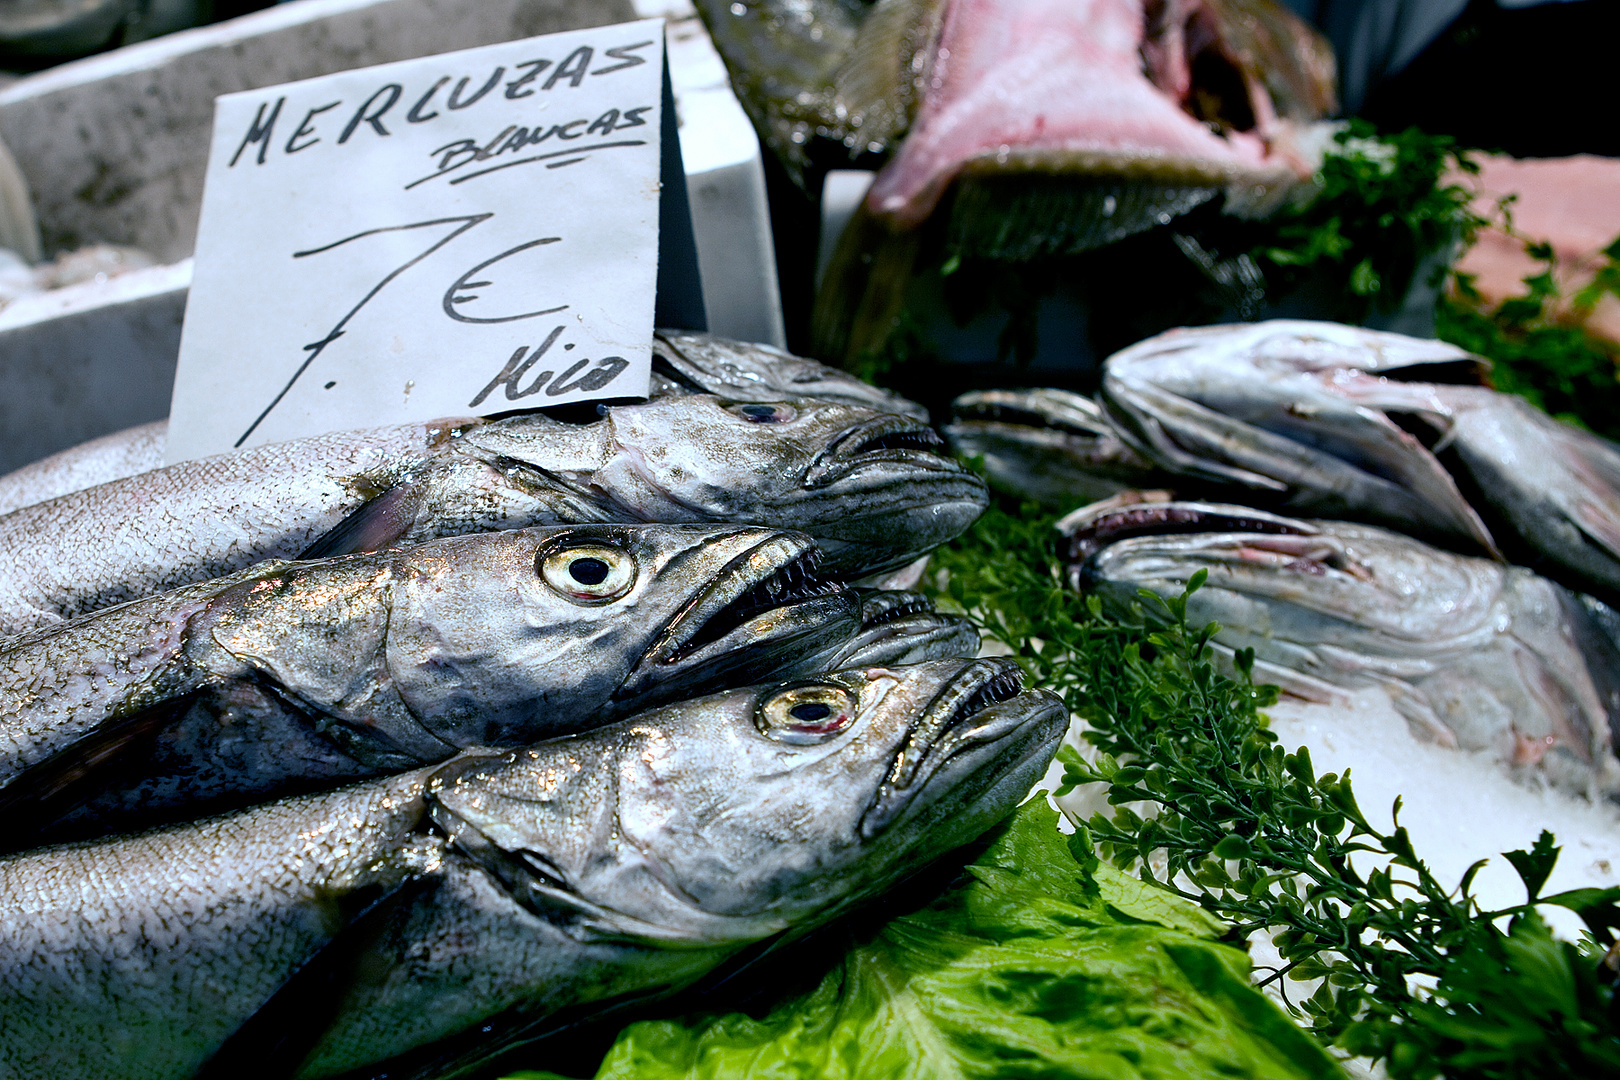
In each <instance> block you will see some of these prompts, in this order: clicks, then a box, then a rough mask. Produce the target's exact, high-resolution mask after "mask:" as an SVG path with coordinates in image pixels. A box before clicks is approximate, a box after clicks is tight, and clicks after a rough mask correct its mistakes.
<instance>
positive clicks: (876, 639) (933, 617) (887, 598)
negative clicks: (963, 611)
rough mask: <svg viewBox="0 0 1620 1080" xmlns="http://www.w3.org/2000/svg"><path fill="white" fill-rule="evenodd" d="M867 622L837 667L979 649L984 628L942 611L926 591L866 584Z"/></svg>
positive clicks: (863, 613)
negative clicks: (885, 588) (981, 630)
mask: <svg viewBox="0 0 1620 1080" xmlns="http://www.w3.org/2000/svg"><path fill="white" fill-rule="evenodd" d="M860 597H861V628H860V630H859V631H857V632H856V634H855V636H854V637H853V638H852V639H851V640H850V643H849V644H848V645H846V646H845V647H844V648H843V649H842V650H840V652H839V654H838V657H837V659H836V660H834V661H833V662H832V664H831V666H832V667H838V668H842V667H854V666H857V665H873V664H876V665H884V666H887V665H891V664H915V663H921V662H923V661H926V660H934V659H943V658H945V657H952V656H964V657H965V656H972V655H973V654H974V653H976V652H978V651H979V634H978V631H977V630H975V629H974V628H973V625H972V624H971V623H969V622H968V621H967V620H966V619H961V618H956V617H953V616H948V615H941V614H940V613H939V612H938V611H936V610H935V609H934V604H933V601H931V600H929V599H928V598H927V597H926V596H923V595H922V594H920V593H913V592H898V591H893V590H871V591H869V590H862V591H861V594H860Z"/></svg>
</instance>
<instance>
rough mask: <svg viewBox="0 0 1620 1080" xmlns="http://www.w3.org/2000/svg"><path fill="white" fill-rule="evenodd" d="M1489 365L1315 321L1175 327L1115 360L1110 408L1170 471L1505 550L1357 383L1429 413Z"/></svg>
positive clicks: (1139, 446)
mask: <svg viewBox="0 0 1620 1080" xmlns="http://www.w3.org/2000/svg"><path fill="white" fill-rule="evenodd" d="M1483 365H1484V362H1483V361H1481V360H1480V359H1479V358H1478V357H1475V356H1473V355H1471V354H1469V353H1467V352H1464V351H1463V350H1461V349H1458V348H1456V347H1455V346H1452V345H1447V344H1444V343H1442V342H1438V341H1422V340H1419V339H1416V338H1409V337H1405V336H1404V335H1400V334H1391V333H1385V332H1381V331H1375V330H1365V329H1362V328H1360V327H1352V326H1342V325H1339V324H1336V323H1324V322H1309V321H1304V320H1283V319H1278V320H1272V321H1269V322H1263V323H1254V324H1248V325H1235V326H1214V327H1200V328H1196V329H1181V330H1172V331H1169V332H1167V333H1164V334H1160V335H1158V336H1156V337H1152V338H1148V339H1147V340H1145V341H1142V342H1138V343H1137V344H1136V345H1133V346H1131V347H1129V348H1127V349H1124V350H1122V351H1121V352H1118V353H1116V354H1114V355H1113V356H1112V357H1110V358H1109V359H1108V361H1107V362H1106V364H1105V366H1104V375H1103V387H1102V392H1101V394H1100V395H1099V401H1100V403H1101V404H1102V406H1103V408H1104V409H1105V410H1106V411H1107V412H1108V415H1109V418H1110V420H1111V421H1112V422H1113V424H1114V427H1115V429H1116V430H1117V431H1118V433H1119V434H1120V436H1121V437H1122V438H1123V439H1124V440H1125V441H1126V442H1127V443H1129V444H1130V445H1131V446H1132V448H1133V449H1135V450H1136V451H1138V452H1139V453H1141V454H1142V455H1143V456H1144V457H1147V458H1148V459H1150V460H1151V461H1153V463H1154V464H1155V465H1157V466H1159V467H1160V468H1161V469H1163V470H1165V471H1166V472H1168V473H1171V474H1173V475H1178V476H1186V477H1190V478H1192V479H1193V480H1196V481H1200V482H1203V483H1205V484H1214V485H1222V486H1226V487H1228V488H1242V489H1247V490H1248V491H1250V492H1252V493H1253V494H1254V496H1255V497H1258V498H1260V499H1263V500H1266V501H1267V502H1269V503H1270V504H1273V505H1276V506H1279V507H1283V508H1287V509H1289V510H1293V511H1296V512H1303V513H1310V514H1319V515H1324V516H1330V517H1349V518H1357V519H1363V518H1364V519H1367V520H1370V521H1373V522H1376V523H1378V524H1384V525H1389V526H1391V527H1394V528H1398V529H1401V530H1403V531H1407V532H1412V533H1414V534H1417V535H1423V536H1426V537H1429V538H1436V539H1441V540H1448V541H1450V542H1452V543H1462V544H1471V545H1476V546H1477V548H1478V549H1482V550H1484V551H1487V552H1490V553H1493V554H1494V553H1495V551H1496V544H1495V541H1494V539H1493V538H1492V536H1491V533H1490V531H1489V530H1488V529H1487V528H1486V526H1485V524H1484V522H1483V521H1482V520H1481V519H1480V517H1479V514H1478V513H1477V512H1476V511H1475V509H1474V508H1473V507H1472V506H1470V505H1469V504H1468V502H1467V500H1466V499H1464V498H1463V496H1462V493H1461V492H1460V491H1459V490H1458V488H1457V484H1456V481H1455V480H1454V479H1453V478H1452V476H1451V474H1450V473H1449V472H1447V470H1446V469H1445V467H1444V466H1442V465H1441V463H1440V462H1439V460H1438V459H1437V458H1436V457H1435V455H1434V454H1433V453H1432V452H1431V451H1430V450H1428V449H1427V448H1426V447H1425V446H1424V445H1423V443H1421V442H1420V441H1419V440H1418V439H1417V438H1416V437H1415V436H1413V435H1412V434H1410V433H1408V432H1407V431H1406V430H1404V429H1403V428H1401V427H1400V426H1399V425H1397V424H1396V423H1395V422H1394V421H1393V420H1391V419H1390V418H1389V416H1388V415H1386V414H1385V412H1384V411H1381V410H1380V409H1377V408H1369V407H1367V404H1366V403H1364V402H1363V401H1359V400H1353V399H1352V398H1350V397H1349V396H1347V394H1346V393H1345V391H1344V383H1346V382H1350V383H1360V384H1362V385H1366V386H1369V387H1371V386H1376V387H1377V388H1379V392H1380V393H1387V394H1395V395H1400V396H1401V397H1402V399H1403V402H1404V401H1405V400H1406V399H1411V400H1412V403H1413V404H1412V407H1413V408H1414V409H1417V410H1418V411H1420V412H1421V411H1423V410H1422V406H1421V403H1419V402H1418V400H1417V399H1418V398H1419V397H1420V396H1421V394H1422V390H1421V389H1420V388H1419V387H1420V386H1421V384H1408V383H1406V382H1404V381H1394V380H1392V379H1391V378H1389V376H1391V375H1395V376H1398V377H1399V379H1401V380H1406V379H1418V378H1422V377H1423V376H1424V375H1425V374H1431V373H1432V377H1434V378H1454V377H1457V375H1458V373H1459V372H1464V373H1467V374H1469V375H1473V374H1475V373H1477V372H1478V371H1479V370H1481V369H1482V368H1483Z"/></svg>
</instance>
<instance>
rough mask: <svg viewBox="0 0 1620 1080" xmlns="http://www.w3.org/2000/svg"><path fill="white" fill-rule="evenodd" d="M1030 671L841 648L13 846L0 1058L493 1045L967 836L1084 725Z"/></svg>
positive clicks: (183, 1071) (233, 1066)
mask: <svg viewBox="0 0 1620 1080" xmlns="http://www.w3.org/2000/svg"><path fill="white" fill-rule="evenodd" d="M1019 685H1020V683H1019V678H1018V675H1017V668H1016V665H1014V664H1012V663H1011V662H1010V661H1006V660H978V661H969V660H958V661H941V662H936V663H932V664H925V665H918V666H915V667H910V668H895V669H885V668H858V669H850V670H844V671H839V672H834V673H831V674H828V675H825V676H821V677H819V678H817V679H814V680H811V681H802V680H801V681H795V682H792V683H788V684H775V685H770V686H763V687H753V688H749V689H746V690H736V691H730V692H728V693H724V694H717V695H714V696H711V697H708V698H702V699H698V700H695V701H691V702H687V703H684V704H681V705H674V706H667V707H665V708H663V709H659V710H656V711H653V712H651V713H646V714H642V715H640V716H638V717H635V718H631V719H629V720H626V721H622V722H620V723H618V724H615V725H612V726H610V727H607V728H601V729H598V730H596V731H594V732H591V733H587V734H583V735H579V736H574V737H570V738H564V739H557V740H552V741H549V742H544V743H540V744H537V745H535V746H532V747H530V748H527V749H524V750H520V751H516V752H514V753H510V754H506V755H490V754H488V753H482V754H478V753H474V754H468V755H464V756H463V757H461V758H458V759H456V760H454V761H451V762H449V763H447V764H446V765H443V766H440V767H438V768H437V769H433V770H421V771H418V772H414V773H407V774H404V775H401V776H396V777H391V778H388V779H383V780H374V781H368V782H366V783H362V784H358V785H355V786H352V787H349V788H346V789H343V790H340V791H336V792H331V793H327V794H324V795H318V796H305V797H302V798H297V799H290V800H286V801H284V802H279V803H272V804H268V805H266V806H262V807H258V808H255V809H252V810H248V811H244V812H242V813H239V814H235V815H231V816H228V817H223V818H216V819H213V820H209V821H203V822H197V823H192V824H186V825H181V826H176V827H173V828H170V829H165V830H161V831H158V832H155V833H151V834H148V835H145V836H140V837H134V838H123V839H118V840H111V841H105V842H101V843H97V844H89V845H81V846H76V847H68V848H57V849H48V850H42V851H37V852H32V853H28V854H24V855H19V856H13V857H10V858H6V859H0V897H4V898H5V903H6V905H7V909H8V913H9V917H8V918H7V919H6V920H5V921H4V923H3V924H0V1072H4V1073H5V1074H6V1075H8V1076H15V1077H18V1078H19V1080H32V1078H36V1077H37V1078H47V1077H48V1078H53V1080H54V1078H56V1077H61V1076H66V1075H95V1076H101V1075H118V1076H120V1077H124V1078H127V1080H171V1078H174V1080H178V1078H183V1077H191V1076H194V1075H196V1074H197V1073H198V1071H199V1070H200V1069H203V1068H205V1067H206V1068H209V1069H211V1070H212V1071H211V1075H230V1074H232V1070H244V1071H245V1070H247V1069H249V1068H251V1069H253V1071H259V1070H260V1069H263V1068H266V1067H268V1066H269V1065H271V1064H273V1063H275V1062H273V1061H272V1060H271V1059H273V1058H277V1057H278V1055H279V1061H280V1063H281V1064H284V1065H285V1066H286V1067H287V1068H286V1071H287V1072H288V1073H290V1074H296V1075H298V1076H303V1077H323V1076H331V1075H336V1074H340V1073H343V1072H346V1071H349V1070H353V1069H357V1068H360V1067H363V1066H375V1065H376V1064H377V1063H379V1062H383V1061H385V1060H388V1059H393V1064H391V1065H389V1066H388V1068H387V1071H388V1072H389V1074H390V1075H395V1076H401V1075H420V1074H421V1073H420V1072H419V1071H418V1069H419V1068H421V1069H426V1070H429V1071H431V1072H432V1074H434V1075H443V1074H446V1073H449V1072H450V1071H452V1070H453V1069H459V1068H470V1067H475V1066H476V1065H477V1064H479V1062H480V1061H482V1060H484V1059H485V1058H486V1057H487V1055H489V1054H490V1053H493V1052H498V1051H499V1050H501V1049H503V1048H506V1047H509V1046H510V1045H512V1044H514V1043H516V1042H520V1041H522V1040H523V1039H526V1038H532V1037H533V1036H534V1035H536V1034H539V1033H541V1032H542V1031H543V1030H544V1027H545V1021H546V1019H547V1018H548V1017H549V1016H551V1015H553V1014H555V1013H556V1012H557V1011H558V1010H559V1009H561V1008H564V1007H568V1006H573V1007H580V1006H584V1007H590V1006H591V1005H592V1004H593V1003H596V1004H598V1005H601V1004H605V1003H606V1002H607V1001H608V1000H609V999H616V998H621V997H624V996H635V995H638V994H641V995H645V994H663V993H667V992H669V991H671V990H673V989H675V988H678V987H680V986H681V985H683V984H686V983H689V982H691V981H692V980H693V979H695V978H697V977H699V976H700V975H701V974H703V973H704V972H705V971H707V970H709V969H711V968H713V967H714V966H715V965H716V964H718V963H720V962H722V961H723V960H724V959H725V958H727V957H728V956H730V955H732V954H734V953H735V952H736V951H737V950H739V949H741V948H743V947H745V946H746V945H748V944H750V943H753V942H757V941H761V940H763V939H767V938H771V937H773V936H776V935H780V934H791V933H796V932H800V931H802V930H804V929H806V928H807V927H809V926H812V925H814V924H816V923H818V922H821V921H824V920H825V919H827V918H829V917H832V916H833V915H836V914H838V913H840V912H843V911H846V910H849V909H850V908H852V907H855V906H857V905H859V904H860V903H862V902H863V901H864V900H866V899H867V898H869V897H871V896H873V895H876V894H878V893H880V892H881V891H882V890H883V889H885V888H886V887H888V886H889V885H891V884H892V883H893V882H894V881H896V880H897V879H898V878H899V877H901V876H903V875H904V874H907V873H909V872H912V871H914V870H915V869H917V868H918V867H919V866H921V865H922V864H924V863H926V862H927V861H929V860H931V859H933V858H935V857H937V856H938V855H939V854H940V853H942V852H944V851H946V850H948V849H950V848H951V847H953V846H956V845H959V844H961V843H963V842H965V841H967V840H968V839H971V838H972V837H973V836H975V835H977V834H978V833H979V832H981V831H982V830H983V829H985V828H986V827H988V826H989V825H991V824H992V823H994V822H995V821H996V820H997V819H998V818H999V817H1000V816H1001V815H1003V814H1005V813H1006V812H1007V811H1008V810H1009V809H1011V807H1012V806H1013V805H1015V804H1016V803H1017V802H1018V801H1019V799H1021V798H1022V797H1023V795H1024V793H1025V792H1027V790H1028V788H1029V786H1030V784H1032V783H1033V782H1034V781H1035V780H1036V779H1037V778H1038V777H1039V776H1040V775H1041V773H1042V772H1043V771H1044V769H1045V767H1046V764H1047V762H1048V761H1049V760H1050V758H1051V755H1052V753H1053V751H1054V750H1055V749H1056V747H1057V744H1058V741H1059V740H1060V739H1061V737H1062V735H1063V732H1064V731H1065V729H1066V727H1067V717H1066V716H1065V714H1064V710H1063V708H1062V706H1061V704H1060V703H1059V702H1058V701H1057V699H1056V698H1054V697H1053V696H1051V695H1050V694H1046V693H1045V692H1042V691H1032V692H1028V693H1023V694H1020V693H1018V690H1019ZM368 909H369V910H368ZM339 961H341V962H339ZM339 975H341V976H342V978H341V979H335V976H339ZM322 988H329V989H322ZM278 1040H285V1041H280V1042H278ZM413 1062H414V1063H415V1064H414V1065H413V1064H412V1063H413Z"/></svg>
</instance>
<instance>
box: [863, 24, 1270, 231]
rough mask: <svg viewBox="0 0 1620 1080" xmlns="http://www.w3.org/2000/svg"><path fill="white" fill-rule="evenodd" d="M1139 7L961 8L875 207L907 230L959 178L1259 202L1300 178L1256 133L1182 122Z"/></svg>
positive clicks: (872, 197)
mask: <svg viewBox="0 0 1620 1080" xmlns="http://www.w3.org/2000/svg"><path fill="white" fill-rule="evenodd" d="M1143 38H1144V14H1143V9H1142V4H1141V2H1140V0H955V2H954V3H953V4H952V5H951V6H950V8H949V10H948V11H947V12H946V15H945V22H944V26H943V29H942V31H941V36H940V42H939V47H938V49H937V50H936V52H935V53H934V56H933V57H932V68H931V70H930V73H929V75H928V77H927V80H926V89H925V93H924V96H923V101H922V106H921V109H920V110H919V113H918V117H917V120H916V123H915V124H914V125H913V127H912V130H911V134H910V135H909V136H908V137H907V139H906V141H905V142H904V143H903V144H902V145H901V147H900V152H899V154H898V155H897V156H896V158H895V159H894V160H893V161H892V162H890V163H889V165H888V166H887V167H886V168H884V170H883V171H882V172H881V173H879V175H878V177H877V180H876V181H875V182H874V183H873V185H872V190H871V192H870V193H869V194H868V196H867V200H868V208H869V209H870V210H871V211H872V212H874V213H876V214H878V215H880V216H882V217H883V218H884V219H885V220H886V221H887V222H888V223H889V224H890V225H891V226H893V227H896V228H910V227H913V226H915V225H917V224H919V223H920V222H922V221H923V220H924V219H926V218H927V217H928V215H929V214H930V213H931V212H932V211H933V209H934V207H935V206H936V205H937V203H938V202H939V199H940V197H941V196H942V195H943V194H944V192H945V190H946V188H947V187H949V185H950V183H951V182H952V180H954V179H955V178H956V177H957V176H958V175H960V174H962V173H964V172H969V173H972V172H979V171H984V172H1006V171H1045V172H1056V171H1063V172H1071V171H1073V172H1079V171H1085V172H1089V173H1093V174H1097V173H1105V174H1106V173H1112V174H1116V175H1120V176H1124V177H1128V178H1131V179H1137V180H1141V181H1145V182H1150V183H1164V184H1178V185H1187V186H1214V187H1224V188H1227V189H1229V190H1232V189H1243V190H1247V191H1249V192H1250V193H1251V194H1252V192H1253V189H1256V188H1258V189H1261V191H1262V193H1264V192H1267V191H1270V190H1273V189H1277V188H1281V187H1286V186H1288V185H1290V184H1292V183H1294V182H1295V181H1297V180H1298V179H1300V174H1299V172H1298V170H1297V167H1296V166H1295V165H1293V164H1292V163H1291V162H1289V161H1285V160H1282V159H1281V158H1277V157H1273V156H1272V155H1270V154H1269V152H1268V149H1267V145H1266V142H1265V141H1264V139H1262V138H1261V136H1260V135H1259V134H1257V133H1251V132H1244V131H1237V130H1226V131H1224V133H1222V134H1217V132H1216V131H1215V130H1213V129H1212V128H1211V126H1210V125H1208V124H1205V123H1202V122H1200V121H1199V120H1196V119H1194V118H1193V117H1192V116H1190V115H1188V113H1186V112H1184V111H1183V110H1182V108H1181V107H1180V106H1179V105H1178V104H1177V102H1176V100H1174V99H1173V98H1171V97H1170V96H1169V95H1168V94H1166V93H1164V92H1163V91H1161V90H1160V89H1159V88H1158V87H1156V86H1154V84H1153V83H1152V82H1150V81H1149V80H1148V78H1147V76H1146V75H1145V74H1143V70H1142V63H1143V61H1142V53H1141V49H1142V47H1143Z"/></svg>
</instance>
